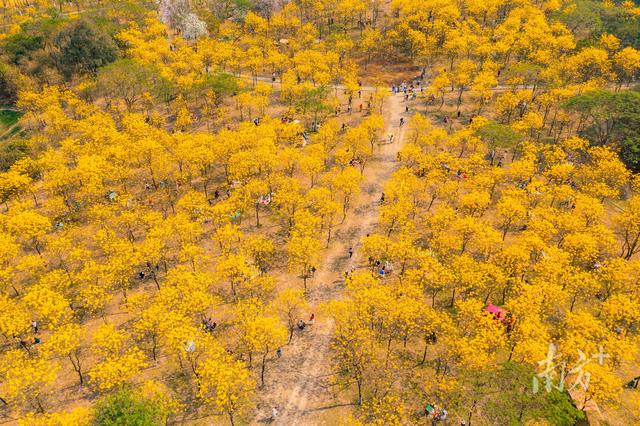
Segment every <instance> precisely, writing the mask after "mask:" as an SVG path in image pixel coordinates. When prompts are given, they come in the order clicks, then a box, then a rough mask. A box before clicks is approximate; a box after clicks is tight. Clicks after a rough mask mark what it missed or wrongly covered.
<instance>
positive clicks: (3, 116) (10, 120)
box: [0, 110, 22, 129]
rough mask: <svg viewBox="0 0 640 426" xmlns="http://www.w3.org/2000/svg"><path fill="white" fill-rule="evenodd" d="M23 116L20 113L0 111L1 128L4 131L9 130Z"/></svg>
mask: <svg viewBox="0 0 640 426" xmlns="http://www.w3.org/2000/svg"><path fill="white" fill-rule="evenodd" d="M21 115H22V113H21V112H19V111H12V110H2V111H0V126H1V128H3V129H8V128H9V127H11V126H13V125H14V124H16V123H17V122H18V119H19V118H20V116H21Z"/></svg>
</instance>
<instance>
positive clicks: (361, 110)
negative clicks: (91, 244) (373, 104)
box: [360, 104, 362, 112]
mask: <svg viewBox="0 0 640 426" xmlns="http://www.w3.org/2000/svg"><path fill="white" fill-rule="evenodd" d="M360 112H362V104H360Z"/></svg>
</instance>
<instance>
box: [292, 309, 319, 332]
mask: <svg viewBox="0 0 640 426" xmlns="http://www.w3.org/2000/svg"><path fill="white" fill-rule="evenodd" d="M315 319H316V314H315V313H311V316H310V317H309V321H308V322H305V321H304V320H303V319H302V318H300V319H299V320H298V323H297V326H298V329H299V330H300V331H302V330H304V329H305V328H306V327H307V326H309V325H313V323H314V321H315Z"/></svg>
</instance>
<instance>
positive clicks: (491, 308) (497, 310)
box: [485, 303, 507, 321]
mask: <svg viewBox="0 0 640 426" xmlns="http://www.w3.org/2000/svg"><path fill="white" fill-rule="evenodd" d="M485 310H486V311H487V312H489V313H490V314H492V315H493V316H494V318H495V319H497V320H500V321H503V320H504V319H505V318H506V317H507V311H505V310H504V309H502V308H501V307H499V306H496V305H493V304H491V303H489V304H488V305H487V307H486V308H485Z"/></svg>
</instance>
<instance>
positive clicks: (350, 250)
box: [349, 247, 353, 259]
mask: <svg viewBox="0 0 640 426" xmlns="http://www.w3.org/2000/svg"><path fill="white" fill-rule="evenodd" d="M351 257H353V247H349V259H351Z"/></svg>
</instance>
